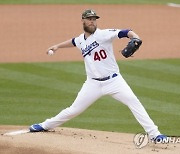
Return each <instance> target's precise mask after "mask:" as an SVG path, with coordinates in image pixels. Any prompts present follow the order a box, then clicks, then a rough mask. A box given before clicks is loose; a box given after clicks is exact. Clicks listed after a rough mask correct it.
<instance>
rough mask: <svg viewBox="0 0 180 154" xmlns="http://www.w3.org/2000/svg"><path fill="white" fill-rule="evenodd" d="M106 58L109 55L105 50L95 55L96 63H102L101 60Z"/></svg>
mask: <svg viewBox="0 0 180 154" xmlns="http://www.w3.org/2000/svg"><path fill="white" fill-rule="evenodd" d="M106 58H107V54H106V52H105V51H104V50H100V51H99V52H95V53H94V61H96V60H99V61H101V59H106Z"/></svg>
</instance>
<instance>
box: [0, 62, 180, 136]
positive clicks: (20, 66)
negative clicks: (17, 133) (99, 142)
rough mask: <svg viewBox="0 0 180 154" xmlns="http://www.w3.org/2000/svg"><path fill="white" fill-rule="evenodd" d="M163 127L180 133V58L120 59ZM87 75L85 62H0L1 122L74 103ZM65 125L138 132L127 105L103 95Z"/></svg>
mask: <svg viewBox="0 0 180 154" xmlns="http://www.w3.org/2000/svg"><path fill="white" fill-rule="evenodd" d="M118 64H119V66H120V69H121V74H122V75H123V76H124V78H125V79H126V80H127V82H128V83H129V85H130V86H131V88H132V89H133V90H134V92H135V93H136V95H137V96H138V97H139V99H140V100H141V102H142V104H143V105H144V106H145V108H146V109H147V111H148V113H149V114H150V116H151V117H152V119H153V120H154V122H155V123H156V124H157V125H158V126H159V128H160V130H161V131H162V133H165V134H168V135H179V134H180V125H179V123H180V112H179V111H180V104H179V102H180V97H179V96H180V67H179V66H180V59H166V60H133V61H128V60H126V61H120V62H118ZM85 79H86V76H85V70H84V64H83V62H56V63H10V64H0V85H1V86H0V95H1V97H0V110H1V112H0V124H5V125H6V124H7V125H13V124H15V125H31V124H33V123H36V122H41V121H43V120H45V119H46V118H50V117H52V116H54V115H56V114H57V113H59V111H60V110H62V109H64V108H66V107H68V106H69V105H71V103H72V102H73V100H74V99H75V97H76V95H77V93H78V91H79V90H80V88H81V86H82V84H83V82H84V80H85ZM63 126H66V127H79V128H86V129H97V130H108V131H120V132H131V133H137V132H140V131H143V129H142V128H141V127H140V125H139V124H138V123H137V121H136V120H135V118H134V117H133V115H132V114H131V112H130V111H129V109H128V108H127V107H126V106H124V105H122V104H121V103H119V102H117V101H116V100H114V99H112V98H111V97H110V96H105V97H102V98H101V99H99V100H98V101H97V102H96V103H95V104H93V105H92V106H91V107H90V108H89V109H88V110H87V111H85V112H84V113H83V114H81V115H80V116H78V117H76V118H75V119H73V120H71V121H69V122H67V123H66V124H64V125H63Z"/></svg>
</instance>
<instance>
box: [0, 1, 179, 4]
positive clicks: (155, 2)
mask: <svg viewBox="0 0 180 154" xmlns="http://www.w3.org/2000/svg"><path fill="white" fill-rule="evenodd" d="M167 3H178V4H179V3H180V0H136V1H135V0H0V4H167Z"/></svg>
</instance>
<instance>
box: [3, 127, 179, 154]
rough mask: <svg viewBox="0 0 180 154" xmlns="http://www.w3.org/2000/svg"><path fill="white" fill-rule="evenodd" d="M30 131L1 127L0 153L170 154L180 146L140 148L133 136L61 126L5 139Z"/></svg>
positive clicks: (159, 145)
mask: <svg viewBox="0 0 180 154" xmlns="http://www.w3.org/2000/svg"><path fill="white" fill-rule="evenodd" d="M23 129H27V127H26V126H0V133H1V137H0V153H3V154H15V153H18V154H24V153H26V154H30V153H31V154H32V153H39V154H41V153H42V154H119V153H128V154H131V153H133V154H135V153H138V154H141V153H142V154H144V153H149V154H151V153H157V152H158V153H163V154H171V153H174V154H175V153H178V152H179V151H180V144H156V145H155V144H152V143H151V144H148V145H147V146H146V147H144V148H142V149H137V148H136V147H135V145H134V143H133V138H134V134H126V133H116V132H106V131H94V130H85V129H75V128H64V127H58V128H56V129H55V130H54V131H51V132H44V133H25V134H20V135H14V136H5V135H3V134H4V133H7V132H13V131H17V130H23Z"/></svg>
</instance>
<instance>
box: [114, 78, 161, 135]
mask: <svg viewBox="0 0 180 154" xmlns="http://www.w3.org/2000/svg"><path fill="white" fill-rule="evenodd" d="M113 84H114V87H115V92H116V93H114V94H112V97H113V98H115V99H116V100H118V101H121V102H122V103H124V104H125V105H127V106H128V107H129V109H130V110H131V112H132V113H133V115H134V116H135V118H136V119H137V121H138V122H139V123H140V124H141V126H142V127H143V128H144V130H145V131H146V132H147V133H148V134H149V136H150V138H154V137H156V136H157V135H159V134H160V132H159V131H158V127H157V126H156V125H155V124H154V122H153V121H152V120H151V118H150V117H149V115H148V113H147V112H146V110H145V109H144V107H143V106H142V104H141V102H140V101H139V100H138V98H137V97H136V96H135V94H134V93H133V91H132V90H131V88H130V87H129V86H128V84H127V83H126V81H125V80H124V79H123V78H122V77H121V76H118V77H117V79H116V81H115V82H113Z"/></svg>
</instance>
